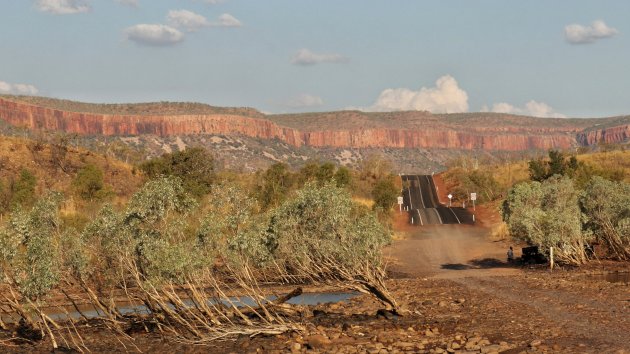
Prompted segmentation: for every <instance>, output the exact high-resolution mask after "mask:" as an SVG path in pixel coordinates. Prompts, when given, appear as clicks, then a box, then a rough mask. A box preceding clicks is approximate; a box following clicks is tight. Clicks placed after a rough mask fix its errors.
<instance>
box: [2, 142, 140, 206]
mask: <svg viewBox="0 0 630 354" xmlns="http://www.w3.org/2000/svg"><path fill="white" fill-rule="evenodd" d="M87 164H93V165H96V166H97V167H98V168H100V169H101V170H102V171H103V179H104V182H105V184H106V185H107V186H109V187H110V188H111V190H112V192H113V193H114V197H113V198H114V200H113V202H114V203H122V202H123V201H125V200H126V199H127V198H128V197H129V196H130V195H131V194H132V193H133V192H134V191H135V190H137V188H138V187H139V186H140V184H141V183H142V182H143V178H142V177H141V176H140V175H138V174H135V173H134V172H133V167H132V166H131V165H128V164H125V163H123V162H121V161H119V160H116V159H114V158H111V157H106V156H103V155H100V154H95V153H93V152H90V151H87V150H83V149H80V148H74V147H72V146H70V147H69V148H68V152H67V154H66V157H65V162H64V168H63V169H62V168H60V167H59V166H58V165H57V164H55V163H54V162H53V158H52V153H51V147H50V145H47V144H39V143H38V142H36V141H35V140H29V139H24V138H16V137H6V136H0V181H2V182H3V184H4V185H5V186H6V185H8V184H9V183H10V181H12V180H16V179H17V178H19V175H20V173H21V171H22V170H23V169H27V170H28V171H30V172H31V173H33V174H34V175H35V177H36V178H37V189H36V192H37V194H43V193H46V192H47V191H51V190H55V191H60V192H64V193H66V194H68V195H69V194H70V193H69V192H70V191H71V185H72V180H73V179H74V178H75V176H76V172H77V171H78V170H79V169H81V168H82V167H84V166H85V165H87ZM66 204H68V205H67V207H68V208H69V209H70V210H71V209H74V208H75V206H74V205H71V204H72V201H67V203H66Z"/></svg>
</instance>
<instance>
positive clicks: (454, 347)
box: [451, 342, 462, 349]
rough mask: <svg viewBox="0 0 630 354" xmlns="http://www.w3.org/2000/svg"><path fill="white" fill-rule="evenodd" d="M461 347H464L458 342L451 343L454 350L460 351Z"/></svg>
mask: <svg viewBox="0 0 630 354" xmlns="http://www.w3.org/2000/svg"><path fill="white" fill-rule="evenodd" d="M461 347H462V346H461V345H459V343H457V342H453V343H451V348H453V349H460V348H461Z"/></svg>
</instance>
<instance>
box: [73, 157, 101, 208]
mask: <svg viewBox="0 0 630 354" xmlns="http://www.w3.org/2000/svg"><path fill="white" fill-rule="evenodd" d="M72 186H73V187H74V189H75V191H76V193H77V194H78V195H79V196H80V197H81V198H82V199H84V200H89V201H93V200H95V199H102V198H103V197H104V196H105V195H106V194H107V192H106V190H105V184H104V183H103V171H101V169H100V168H98V167H97V166H96V165H92V164H89V165H86V166H85V167H83V168H82V169H80V170H79V172H77V175H76V177H75V178H74V180H73V181H72Z"/></svg>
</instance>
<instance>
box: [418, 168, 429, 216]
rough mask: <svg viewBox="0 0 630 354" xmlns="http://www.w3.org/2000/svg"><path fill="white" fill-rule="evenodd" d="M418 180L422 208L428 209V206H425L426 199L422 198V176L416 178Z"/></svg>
mask: <svg viewBox="0 0 630 354" xmlns="http://www.w3.org/2000/svg"><path fill="white" fill-rule="evenodd" d="M416 178H417V179H418V190H419V191H420V201H421V202H422V208H424V209H426V208H427V206H426V204H424V198H422V187H421V184H420V176H416Z"/></svg>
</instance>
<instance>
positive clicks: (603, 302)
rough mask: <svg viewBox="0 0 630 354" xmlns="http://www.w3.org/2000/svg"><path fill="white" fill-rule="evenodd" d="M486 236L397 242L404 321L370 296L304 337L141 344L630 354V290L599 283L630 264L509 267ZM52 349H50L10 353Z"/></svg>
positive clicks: (97, 335)
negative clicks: (380, 309) (555, 267)
mask: <svg viewBox="0 0 630 354" xmlns="http://www.w3.org/2000/svg"><path fill="white" fill-rule="evenodd" d="M486 234H487V231H486V230H485V229H482V228H474V227H473V228H471V227H456V226H453V227H450V226H449V227H435V228H423V229H420V228H417V229H411V230H407V232H406V235H407V237H405V238H403V239H400V240H397V241H395V242H394V244H393V245H392V246H391V247H389V248H388V249H387V255H388V259H389V260H390V263H391V266H390V270H391V271H392V276H393V277H392V279H390V280H389V281H388V287H389V288H390V289H391V290H392V292H393V293H394V295H395V297H396V298H397V299H398V301H399V302H400V304H401V305H402V307H403V308H404V309H405V310H406V312H405V314H404V316H400V317H399V316H393V315H392V314H391V313H389V312H384V311H378V309H379V308H380V305H379V304H378V303H377V302H376V301H374V300H373V299H372V298H370V297H369V296H367V295H361V296H357V297H355V298H353V299H351V300H350V301H348V302H345V303H337V304H323V305H317V306H311V307H303V308H301V309H300V310H301V314H302V316H301V317H299V318H295V319H294V320H296V321H297V322H298V323H299V324H301V325H302V326H303V327H304V330H303V331H301V332H292V333H285V334H281V335H277V336H255V337H249V336H240V337H230V338H227V339H225V340H221V341H217V342H214V343H213V344H211V345H208V346H193V345H186V344H182V343H175V342H173V341H172V340H165V339H163V338H160V337H159V336H157V335H156V334H152V333H142V332H140V333H137V334H135V335H134V344H135V346H137V348H139V349H140V350H142V351H143V352H151V353H153V352H169V353H197V352H198V353H208V352H211V353H302V352H306V353H402V352H405V353H618V354H621V353H630V285H629V284H628V283H627V282H609V281H606V279H604V277H602V276H598V275H597V274H604V273H607V272H610V271H618V272H619V273H617V275H618V276H617V278H618V279H617V280H622V279H623V278H624V277H626V278H627V274H628V273H627V272H629V271H630V266H629V265H628V263H614V262H595V263H593V264H591V265H590V266H588V267H584V268H581V269H563V268H557V269H555V270H554V271H553V272H550V271H549V270H548V269H546V268H544V267H530V266H521V265H512V264H507V263H505V262H504V261H503V258H504V256H503V255H504V251H505V247H506V245H505V244H504V243H501V242H489V241H487V238H486ZM518 255H519V253H518V249H517V256H518ZM611 280H615V279H611ZM90 331H92V332H91V333H90ZM84 338H86V343H85V344H86V346H87V347H89V348H90V349H91V350H92V351H95V352H114V351H125V350H127V351H135V349H134V348H133V347H131V346H128V347H127V348H126V349H125V348H124V347H123V346H122V345H121V344H120V343H119V342H117V340H116V339H115V338H114V337H113V336H111V335H109V334H106V333H103V332H102V331H101V330H99V329H98V328H93V329H88V330H86V333H84ZM49 348H50V343H45V342H44V343H39V344H37V345H30V344H23V345H20V346H18V347H5V348H3V349H6V351H13V352H22V353H26V352H49V350H50V349H49Z"/></svg>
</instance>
